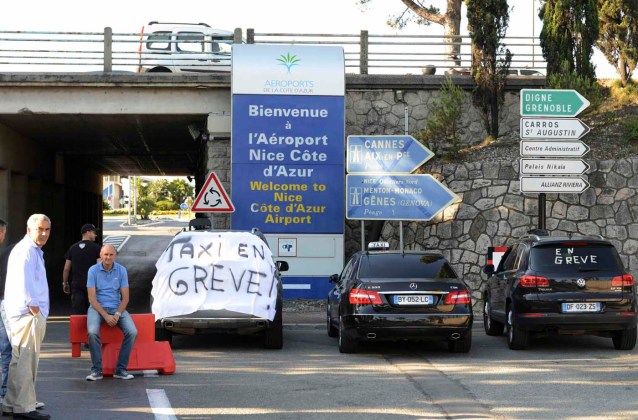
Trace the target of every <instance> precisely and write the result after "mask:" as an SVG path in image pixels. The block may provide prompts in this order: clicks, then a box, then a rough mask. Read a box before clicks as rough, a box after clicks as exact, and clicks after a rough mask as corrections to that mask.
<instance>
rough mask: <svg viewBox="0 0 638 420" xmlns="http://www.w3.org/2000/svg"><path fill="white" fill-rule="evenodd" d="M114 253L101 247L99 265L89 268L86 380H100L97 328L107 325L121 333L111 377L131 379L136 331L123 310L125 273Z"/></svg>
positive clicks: (107, 248)
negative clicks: (122, 337)
mask: <svg viewBox="0 0 638 420" xmlns="http://www.w3.org/2000/svg"><path fill="white" fill-rule="evenodd" d="M115 256H116V251H115V248H114V247H113V245H104V246H103V247H102V249H101V251H100V258H101V259H102V261H101V262H99V263H97V264H95V265H94V266H92V267H91V268H89V276H88V280H87V283H86V287H87V289H88V292H89V302H90V303H91V306H89V310H88V313H87V317H86V322H87V329H88V335H89V352H90V353H91V363H92V365H93V366H92V367H91V373H90V374H89V375H88V376H87V377H86V380H87V381H97V380H100V379H102V340H101V338H100V325H102V323H103V322H106V323H107V324H109V325H110V326H111V327H114V326H116V325H117V326H118V327H119V328H120V329H121V330H122V333H123V334H124V341H123V342H122V347H120V354H119V355H118V358H117V365H116V366H115V373H114V374H113V377H114V378H118V379H133V375H131V374H130V373H128V372H127V371H126V368H127V366H128V361H129V357H130V355H131V350H133V345H134V344H135V339H136V338H137V328H136V327H135V323H134V322H133V319H132V318H131V316H130V315H129V313H128V312H127V311H126V306H127V305H128V301H129V286H128V274H127V272H126V268H124V266H122V265H120V264H118V263H116V262H115Z"/></svg>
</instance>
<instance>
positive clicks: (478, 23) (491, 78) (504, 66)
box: [466, 0, 512, 138]
mask: <svg viewBox="0 0 638 420" xmlns="http://www.w3.org/2000/svg"><path fill="white" fill-rule="evenodd" d="M466 5H467V19H468V26H469V30H470V36H471V38H472V78H473V79H474V82H475V83H476V87H475V88H474V90H473V92H472V98H473V101H474V104H475V105H476V106H477V107H478V108H479V109H480V110H481V114H482V117H483V125H484V127H485V130H486V131H487V133H488V135H490V136H492V137H493V138H497V137H498V120H499V107H500V105H502V104H503V101H504V100H505V82H506V80H507V74H508V71H509V68H510V63H511V62H512V53H511V52H510V50H509V49H507V48H505V45H504V44H503V43H502V42H501V40H502V39H503V38H504V37H505V34H506V32H507V28H508V26H509V7H508V6H507V0H466Z"/></svg>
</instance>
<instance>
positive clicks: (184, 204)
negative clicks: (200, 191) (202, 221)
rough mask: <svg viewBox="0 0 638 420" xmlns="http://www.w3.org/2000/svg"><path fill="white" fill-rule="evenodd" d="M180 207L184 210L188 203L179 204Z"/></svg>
mask: <svg viewBox="0 0 638 420" xmlns="http://www.w3.org/2000/svg"><path fill="white" fill-rule="evenodd" d="M179 208H180V209H182V210H186V209H187V208H188V204H186V203H182V204H180V205H179Z"/></svg>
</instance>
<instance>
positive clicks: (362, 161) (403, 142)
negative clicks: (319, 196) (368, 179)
mask: <svg viewBox="0 0 638 420" xmlns="http://www.w3.org/2000/svg"><path fill="white" fill-rule="evenodd" d="M347 150H348V153H347V156H348V161H347V166H346V170H347V172H348V173H395V174H409V173H412V172H413V171H414V170H416V169H417V168H419V167H420V166H421V165H423V164H424V163H425V162H427V161H428V160H430V158H432V157H433V156H434V153H433V152H432V151H431V150H430V149H428V148H427V147H425V146H424V145H422V144H421V143H420V142H419V141H418V140H417V139H415V138H414V137H412V136H407V135H406V136H348V141H347Z"/></svg>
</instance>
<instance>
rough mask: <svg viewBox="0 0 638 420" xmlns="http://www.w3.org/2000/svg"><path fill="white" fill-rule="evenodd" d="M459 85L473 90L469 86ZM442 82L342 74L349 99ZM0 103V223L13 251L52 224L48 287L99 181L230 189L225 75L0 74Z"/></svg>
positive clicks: (98, 192) (460, 80)
mask: <svg viewBox="0 0 638 420" xmlns="http://www.w3.org/2000/svg"><path fill="white" fill-rule="evenodd" d="M456 79H457V80H455V83H456V84H457V85H460V86H465V87H466V88H469V87H471V86H472V81H471V79H470V78H469V77H457V78H456ZM442 81H443V76H438V75H437V76H422V75H348V76H347V77H346V91H347V92H348V91H350V92H353V91H364V92H366V91H373V90H380V89H382V90H385V91H388V90H390V91H395V93H397V92H405V91H407V90H410V89H412V90H417V89H424V88H425V89H428V88H429V89H431V90H438V89H439V88H440V85H441V82H442ZM530 83H531V84H532V86H533V85H534V84H536V85H539V84H541V83H544V78H543V79H542V80H536V81H532V82H530V81H529V80H526V81H513V82H512V89H520V88H521V87H530ZM0 96H1V97H2V101H0V218H3V219H5V220H8V222H9V224H10V226H9V235H8V241H9V242H15V241H16V240H18V239H19V238H21V236H22V235H23V234H24V231H25V222H26V219H27V217H28V216H29V215H30V214H32V213H36V212H38V213H46V214H47V215H49V216H50V217H51V219H52V222H53V234H52V236H51V239H50V241H49V244H48V245H47V247H46V252H47V264H49V267H48V268H49V269H50V270H51V274H50V275H51V276H55V277H53V278H56V277H57V276H58V275H59V273H61V271H62V264H63V255H64V252H65V250H66V248H67V247H68V246H69V245H70V244H71V243H73V242H74V241H76V240H78V238H79V228H80V226H81V225H82V224H83V223H86V222H93V223H96V224H99V223H101V218H102V212H101V210H102V176H103V175H112V174H117V175H121V176H128V175H180V176H186V175H191V176H194V177H195V179H196V180H197V182H196V184H197V188H199V187H201V185H202V183H203V182H204V179H205V176H206V174H207V173H208V171H210V170H215V171H216V172H217V173H218V175H219V176H220V178H221V179H222V181H223V182H225V183H226V184H227V185H226V187H227V188H229V185H228V182H229V173H230V136H231V133H230V125H231V124H230V110H231V103H230V102H231V99H230V96H231V95H230V75H229V74H217V75H210V74H208V75H202V74H191V75H186V74H173V73H146V74H138V73H125V72H114V73H104V72H98V73H68V74H65V73H2V74H0ZM346 104H347V105H346V108H348V106H352V104H348V101H346ZM399 129H400V131H401V132H402V130H403V126H401V127H399ZM361 132H362V130H361V128H359V129H358V131H355V132H352V130H351V129H349V128H346V134H355V133H361ZM214 162H225V165H222V167H216V166H215V165H216V164H215V163H214ZM58 283H59V282H52V284H58ZM54 287H57V286H54Z"/></svg>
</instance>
